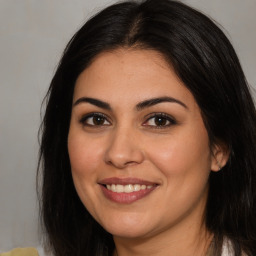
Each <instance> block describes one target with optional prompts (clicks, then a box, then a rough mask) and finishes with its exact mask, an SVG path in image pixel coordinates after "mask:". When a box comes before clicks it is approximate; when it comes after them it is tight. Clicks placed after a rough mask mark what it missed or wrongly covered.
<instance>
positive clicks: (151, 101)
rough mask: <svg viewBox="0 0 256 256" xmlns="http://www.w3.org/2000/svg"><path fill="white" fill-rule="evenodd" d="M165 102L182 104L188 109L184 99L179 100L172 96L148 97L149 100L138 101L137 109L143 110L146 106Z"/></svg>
mask: <svg viewBox="0 0 256 256" xmlns="http://www.w3.org/2000/svg"><path fill="white" fill-rule="evenodd" d="M163 102H171V103H177V104H179V105H181V106H182V107H184V108H185V109H188V107H187V105H186V104H184V103H183V102H182V101H180V100H177V99H175V98H172V97H160V98H153V99H148V100H145V101H142V102H140V103H138V104H137V105H136V109H137V110H138V111H139V110H143V109H144V108H147V107H151V106H154V105H156V104H159V103H163Z"/></svg>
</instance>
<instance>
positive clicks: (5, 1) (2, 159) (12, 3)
mask: <svg viewBox="0 0 256 256" xmlns="http://www.w3.org/2000/svg"><path fill="white" fill-rule="evenodd" d="M114 2H115V1H110V0H72V1H71V0H0V252H2V251H5V250H9V249H11V248H13V247H19V246H22V247H25V246H38V245H39V244H40V231H39V230H40V229H39V228H38V220H37V214H38V212H37V203H36V193H35V174H36V166H37V154H38V141H37V131H38V127H39V124H40V105H41V101H42V99H43V97H44V95H45V93H46V91H47V88H48V85H49V83H50V80H51V77H52V76H53V73H54V70H55V68H56V65H57V63H58V60H59V58H60V56H61V52H62V50H63V49H64V47H65V45H66V43H67V42H68V40H69V39H70V37H71V36H72V35H73V33H74V32H75V31H76V30H77V29H78V28H79V27H80V26H81V25H82V24H83V22H84V21H85V20H86V19H88V17H90V16H91V15H92V14H94V13H95V12H97V11H99V10H100V9H102V8H103V7H105V6H107V5H108V4H109V3H114ZM184 2H186V3H188V4H190V5H192V6H194V7H196V8H198V9H200V10H201V11H203V12H204V13H206V14H208V15H210V16H211V17H212V18H214V19H215V20H216V21H218V22H219V23H220V24H221V25H222V26H223V27H224V28H225V31H226V33H227V34H228V37H229V39H231V42H232V43H233V45H234V47H235V49H236V51H237V53H238V56H239V58H240V60H241V63H242V66H243V68H244V71H245V74H246V76H247V79H248V81H249V84H251V85H252V87H255V88H256V15H255V11H256V0H243V1H241V0H214V1H213V0H186V1H184Z"/></svg>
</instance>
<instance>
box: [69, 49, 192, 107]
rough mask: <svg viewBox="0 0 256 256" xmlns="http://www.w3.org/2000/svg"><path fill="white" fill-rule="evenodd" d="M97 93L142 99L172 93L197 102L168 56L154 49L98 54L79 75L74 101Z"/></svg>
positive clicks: (108, 96)
mask: <svg viewBox="0 0 256 256" xmlns="http://www.w3.org/2000/svg"><path fill="white" fill-rule="evenodd" d="M85 96H86V97H97V98H99V99H102V100H106V99H108V100H113V96H117V98H118V99H119V100H120V101H122V103H124V102H126V101H128V100H129V101H135V102H139V101H141V100H145V99H147V98H152V97H163V96H171V97H176V98H177V99H185V100H186V101H191V103H192V102H194V97H193V96H192V94H191V93H190V92H189V90H188V89H187V88H186V86H185V85H184V84H183V83H182V81H181V80H180V79H179V77H178V76H177V75H176V73H175V72H174V70H173V68H172V67H171V65H170V64H169V63H167V61H166V60H165V58H164V57H163V56H162V55H161V54H160V53H158V52H157V51H154V50H137V49H136V50H134V49H118V50H115V51H111V52H104V53H101V54H100V55H98V56H97V57H96V58H95V59H94V61H93V62H92V63H91V65H90V66H89V67H88V68H86V69H85V70H84V71H83V72H82V73H81V74H80V75H79V77H78V79H77V81H76V85H75V91H74V101H75V100H77V99H78V98H79V97H85Z"/></svg>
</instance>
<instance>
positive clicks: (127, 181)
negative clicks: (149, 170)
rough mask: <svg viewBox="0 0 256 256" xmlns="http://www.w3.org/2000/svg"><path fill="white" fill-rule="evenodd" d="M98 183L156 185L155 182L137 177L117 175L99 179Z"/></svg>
mask: <svg viewBox="0 0 256 256" xmlns="http://www.w3.org/2000/svg"><path fill="white" fill-rule="evenodd" d="M99 184H102V185H111V184H120V185H129V184H139V185H147V186H153V185H157V184H156V183H155V182H151V181H146V180H142V179H138V178H132V177H128V178H118V177H111V178H106V179H103V180H100V181H99Z"/></svg>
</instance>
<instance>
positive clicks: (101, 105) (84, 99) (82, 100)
mask: <svg viewBox="0 0 256 256" xmlns="http://www.w3.org/2000/svg"><path fill="white" fill-rule="evenodd" d="M81 103H90V104H92V105H95V106H97V107H99V108H103V109H106V110H111V107H110V105H109V104H108V103H107V102H104V101H102V100H97V99H94V98H87V97H82V98H79V99H78V100H76V102H75V103H74V104H73V106H77V105H78V104H81Z"/></svg>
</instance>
